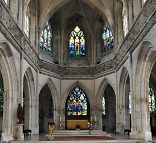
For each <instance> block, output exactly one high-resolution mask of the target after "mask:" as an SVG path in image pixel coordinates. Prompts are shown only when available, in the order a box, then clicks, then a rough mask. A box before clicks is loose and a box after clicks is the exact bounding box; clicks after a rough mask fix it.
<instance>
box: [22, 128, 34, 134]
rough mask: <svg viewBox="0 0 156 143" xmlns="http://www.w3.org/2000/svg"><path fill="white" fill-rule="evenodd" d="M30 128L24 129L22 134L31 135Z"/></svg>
mask: <svg viewBox="0 0 156 143" xmlns="http://www.w3.org/2000/svg"><path fill="white" fill-rule="evenodd" d="M31 132H32V131H31V130H30V129H27V130H24V131H23V133H24V135H31Z"/></svg>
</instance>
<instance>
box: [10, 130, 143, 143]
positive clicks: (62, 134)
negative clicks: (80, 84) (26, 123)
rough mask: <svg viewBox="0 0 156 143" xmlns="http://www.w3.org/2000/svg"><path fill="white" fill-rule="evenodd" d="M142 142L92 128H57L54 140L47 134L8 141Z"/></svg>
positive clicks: (57, 142)
mask: <svg viewBox="0 0 156 143" xmlns="http://www.w3.org/2000/svg"><path fill="white" fill-rule="evenodd" d="M73 142H74V143H143V142H142V141H141V140H133V139H130V138H129V137H128V136H112V135H111V134H108V133H106V132H102V131H98V130H93V131H92V132H91V134H89V132H88V130H59V131H55V132H54V140H53V141H48V135H47V134H40V135H31V136H29V135H28V136H25V137H24V141H11V142H10V143H73Z"/></svg>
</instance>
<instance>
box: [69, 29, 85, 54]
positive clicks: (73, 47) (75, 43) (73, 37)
mask: <svg viewBox="0 0 156 143" xmlns="http://www.w3.org/2000/svg"><path fill="white" fill-rule="evenodd" d="M85 54H86V50H85V37H84V34H83V32H82V31H81V30H80V28H79V27H78V26H76V27H75V29H74V31H72V32H71V34H70V38H69V55H70V56H71V57H80V56H85Z"/></svg>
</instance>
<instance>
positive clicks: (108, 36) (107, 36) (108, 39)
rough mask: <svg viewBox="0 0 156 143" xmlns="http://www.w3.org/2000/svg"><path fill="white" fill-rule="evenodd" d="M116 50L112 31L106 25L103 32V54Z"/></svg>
mask: <svg viewBox="0 0 156 143" xmlns="http://www.w3.org/2000/svg"><path fill="white" fill-rule="evenodd" d="M113 48H114V41H113V35H112V32H111V29H110V28H109V26H107V25H104V26H103V31H102V52H104V53H105V52H107V51H109V50H111V49H113Z"/></svg>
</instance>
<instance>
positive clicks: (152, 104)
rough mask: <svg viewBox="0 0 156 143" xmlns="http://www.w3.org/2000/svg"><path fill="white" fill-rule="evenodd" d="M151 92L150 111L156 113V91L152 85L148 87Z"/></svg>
mask: <svg viewBox="0 0 156 143" xmlns="http://www.w3.org/2000/svg"><path fill="white" fill-rule="evenodd" d="M148 93H149V101H148V102H149V111H150V112H154V113H156V106H155V104H156V103H155V93H154V91H153V89H152V88H151V87H149V88H148Z"/></svg>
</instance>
